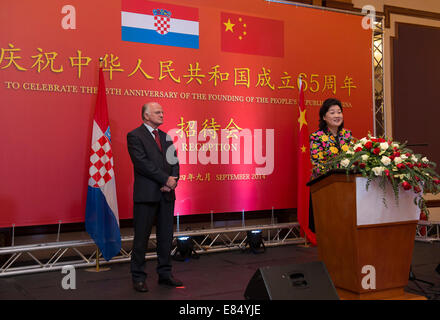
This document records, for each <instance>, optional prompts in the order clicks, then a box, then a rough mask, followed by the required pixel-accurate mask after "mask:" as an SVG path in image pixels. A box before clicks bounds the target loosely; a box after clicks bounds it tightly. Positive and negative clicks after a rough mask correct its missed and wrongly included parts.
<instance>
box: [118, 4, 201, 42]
mask: <svg viewBox="0 0 440 320" xmlns="http://www.w3.org/2000/svg"><path fill="white" fill-rule="evenodd" d="M121 38H122V40H124V41H131V42H141V43H151V44H159V45H165V46H173V47H183V48H193V49H198V48H199V9H198V8H191V7H185V6H179V5H174V4H169V3H160V2H152V1H145V0H122V9H121Z"/></svg>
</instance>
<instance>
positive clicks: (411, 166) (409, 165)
mask: <svg viewBox="0 0 440 320" xmlns="http://www.w3.org/2000/svg"><path fill="white" fill-rule="evenodd" d="M406 166H407V167H408V168H410V169H412V168H413V167H414V165H413V164H412V163H407V164H406Z"/></svg>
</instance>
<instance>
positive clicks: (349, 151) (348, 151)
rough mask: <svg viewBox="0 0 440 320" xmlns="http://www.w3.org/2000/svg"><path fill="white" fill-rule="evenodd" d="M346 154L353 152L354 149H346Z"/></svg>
mask: <svg viewBox="0 0 440 320" xmlns="http://www.w3.org/2000/svg"><path fill="white" fill-rule="evenodd" d="M346 154H354V151H353V150H350V149H348V150H347V152H346Z"/></svg>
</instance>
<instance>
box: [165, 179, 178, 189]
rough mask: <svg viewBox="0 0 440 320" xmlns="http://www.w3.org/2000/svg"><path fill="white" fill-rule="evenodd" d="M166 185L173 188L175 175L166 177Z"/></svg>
mask: <svg viewBox="0 0 440 320" xmlns="http://www.w3.org/2000/svg"><path fill="white" fill-rule="evenodd" d="M166 186H167V187H168V188H170V189H173V190H174V189H175V188H176V187H177V177H173V176H170V177H168V181H167V184H166Z"/></svg>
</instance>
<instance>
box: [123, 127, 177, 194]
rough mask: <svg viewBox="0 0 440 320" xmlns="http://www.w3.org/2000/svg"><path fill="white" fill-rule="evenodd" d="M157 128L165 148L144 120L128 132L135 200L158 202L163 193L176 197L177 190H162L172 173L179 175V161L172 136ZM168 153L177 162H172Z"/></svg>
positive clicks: (175, 175)
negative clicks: (157, 141) (158, 142)
mask: <svg viewBox="0 0 440 320" xmlns="http://www.w3.org/2000/svg"><path fill="white" fill-rule="evenodd" d="M158 132H159V138H160V142H161V145H162V150H163V152H161V151H160V149H159V147H158V145H157V143H156V140H155V139H154V138H153V136H152V134H151V133H150V131H148V129H147V127H146V126H145V125H144V124H142V125H141V126H140V127H138V128H136V129H134V130H133V131H130V132H129V133H128V134H127V147H128V153H129V154H130V158H131V161H132V162H133V167H134V186H133V201H134V202H158V201H160V199H161V197H164V199H165V200H167V201H174V200H175V199H176V195H175V192H174V190H172V191H171V192H161V191H160V188H161V187H163V186H165V185H166V183H167V180H168V177H169V176H174V177H179V162H178V161H177V153H176V149H175V147H174V145H173V142H172V140H171V138H170V137H169V136H168V135H167V134H166V133H165V132H163V131H161V130H158ZM167 136H168V139H167ZM167 154H168V155H171V156H172V157H171V158H173V159H172V160H174V162H176V163H174V164H173V163H169V162H168V160H167V157H166V155H167Z"/></svg>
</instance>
